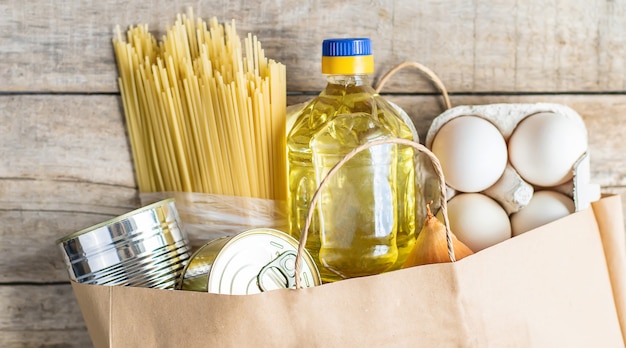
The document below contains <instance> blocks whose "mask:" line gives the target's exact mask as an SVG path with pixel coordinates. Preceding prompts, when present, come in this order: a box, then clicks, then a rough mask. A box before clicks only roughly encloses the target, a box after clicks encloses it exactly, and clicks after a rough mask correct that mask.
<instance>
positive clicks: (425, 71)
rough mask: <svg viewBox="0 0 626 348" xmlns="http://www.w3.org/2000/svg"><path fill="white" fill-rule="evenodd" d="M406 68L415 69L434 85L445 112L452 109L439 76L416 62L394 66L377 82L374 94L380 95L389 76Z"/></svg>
mask: <svg viewBox="0 0 626 348" xmlns="http://www.w3.org/2000/svg"><path fill="white" fill-rule="evenodd" d="M406 67H412V68H415V69H417V70H419V71H420V72H422V73H423V74H425V75H426V76H427V77H428V79H430V81H432V83H433V84H435V87H437V89H438V90H439V91H440V92H441V96H442V97H443V104H444V107H445V109H446V110H447V109H450V108H451V107H452V104H451V103H450V97H449V96H448V90H447V89H446V87H445V86H444V85H443V82H441V79H440V78H439V76H437V74H435V73H434V72H433V71H432V70H430V69H429V68H427V67H426V66H424V65H422V64H420V63H418V62H402V63H400V64H398V65H396V66H395V67H393V68H392V69H391V70H389V71H388V72H387V73H386V74H385V75H383V77H382V78H381V79H380V81H379V82H378V86H377V87H376V93H380V90H381V89H383V86H384V85H385V83H386V82H387V80H389V78H390V77H391V76H393V75H394V74H395V73H397V72H398V71H400V70H402V69H404V68H406Z"/></svg>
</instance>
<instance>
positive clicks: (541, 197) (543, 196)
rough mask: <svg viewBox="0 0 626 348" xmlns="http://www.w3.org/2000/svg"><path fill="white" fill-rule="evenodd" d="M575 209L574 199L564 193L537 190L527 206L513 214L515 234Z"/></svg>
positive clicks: (512, 220)
mask: <svg viewBox="0 0 626 348" xmlns="http://www.w3.org/2000/svg"><path fill="white" fill-rule="evenodd" d="M574 211H575V206H574V200H573V199H571V198H570V197H568V196H566V195H564V194H562V193H559V192H555V191H547V190H546V191H538V192H535V193H534V194H533V197H532V198H531V200H530V202H528V205H527V206H525V207H524V208H523V209H522V210H520V211H519V212H517V213H515V214H512V215H511V228H512V230H513V235H514V236H518V235H520V234H522V233H524V232H528V231H530V230H532V229H534V228H537V227H539V226H542V225H545V224H547V223H549V222H552V221H554V220H557V219H560V218H562V217H565V216H567V215H569V214H571V213H573V212H574Z"/></svg>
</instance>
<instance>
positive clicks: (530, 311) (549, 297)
mask: <svg viewBox="0 0 626 348" xmlns="http://www.w3.org/2000/svg"><path fill="white" fill-rule="evenodd" d="M346 157H348V156H346ZM435 162H436V159H435V160H434V161H433V163H435ZM441 181H442V182H441V186H442V187H443V186H445V185H444V183H443V178H442V177H441ZM443 189H445V188H443ZM442 197H443V195H442ZM311 205H313V203H312V204H311ZM444 207H445V198H444V200H443V202H442V209H444ZM444 213H445V210H444ZM444 216H445V214H444ZM625 249H626V245H625V243H624V225H623V217H622V209H621V201H620V199H619V197H618V196H609V197H605V198H603V199H601V200H600V201H598V202H594V203H593V204H592V207H590V208H588V209H586V210H583V211H580V212H577V213H575V214H572V215H569V216H567V217H565V218H562V219H560V220H557V221H555V222H552V223H550V224H547V225H544V226H542V227H540V228H537V229H535V230H533V231H529V232H526V233H525V234H523V235H520V236H517V237H515V238H512V239H510V240H508V241H505V242H502V243H500V244H498V245H495V246H493V247H490V248H487V249H485V250H482V251H480V252H478V253H476V254H474V255H471V256H469V257H466V258H464V259H462V260H460V261H458V262H455V263H444V264H434V265H425V266H419V267H413V268H409V269H404V270H400V271H394V272H389V273H386V274H381V275H376V276H370V277H363V278H356V279H349V280H344V281H341V282H337V283H333V284H325V285H322V286H318V287H314V288H306V289H297V290H296V289H284V290H275V291H270V292H266V293H261V294H257V295H245V296H236V295H217V294H208V293H198V292H185V291H168V290H155V289H147V288H131V287H115V286H111V287H107V286H93V285H84V284H78V283H73V284H72V286H73V288H74V291H75V294H76V297H77V299H78V302H79V305H80V307H81V310H82V312H83V316H84V318H85V321H86V323H87V327H88V330H89V333H90V335H91V338H92V340H93V342H94V345H95V346H96V347H196V346H202V347H205V346H218V347H247V346H255V347H256V346H266V347H295V346H306V347H309V346H311V347H330V346H339V347H346V346H355V347H362V346H376V347H378V346H391V347H402V346H412V347H415V346H418V347H420V346H421V347H447V346H451V347H459V346H460V347H623V346H624V340H625V338H624V333H626V327H625V320H624V319H625V315H626V306H625V303H626V302H625V298H624V297H625V295H624V294H625V293H626V288H625V284H626V251H625Z"/></svg>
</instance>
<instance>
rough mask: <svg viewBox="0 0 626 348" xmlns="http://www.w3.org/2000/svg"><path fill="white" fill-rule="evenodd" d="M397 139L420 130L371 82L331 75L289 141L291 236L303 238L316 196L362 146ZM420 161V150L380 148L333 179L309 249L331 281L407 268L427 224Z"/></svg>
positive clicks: (322, 201)
mask: <svg viewBox="0 0 626 348" xmlns="http://www.w3.org/2000/svg"><path fill="white" fill-rule="evenodd" d="M391 137H395V138H404V139H410V140H412V139H413V132H412V130H411V128H410V127H409V126H408V125H407V124H406V123H405V121H404V120H403V119H402V117H401V116H400V115H399V114H398V112H397V111H396V110H395V109H394V108H393V107H392V106H391V105H390V104H389V103H387V102H386V101H385V100H384V99H383V98H382V97H380V96H378V95H377V94H376V93H375V92H374V90H373V89H372V88H371V87H370V86H369V84H368V83H367V80H362V79H361V77H359V76H356V77H355V76H331V77H329V83H328V85H327V86H326V88H325V90H324V91H322V93H320V95H319V96H318V97H317V98H316V99H314V100H313V101H312V102H311V103H310V104H308V105H307V106H306V107H305V108H304V109H303V110H302V111H301V113H300V115H299V116H298V118H297V120H296V121H295V123H294V125H293V127H292V129H291V131H290V133H289V135H288V137H287V161H288V180H289V190H288V204H289V226H290V232H291V234H292V235H293V236H294V237H296V238H299V237H300V232H301V229H302V227H303V226H304V223H305V220H306V214H307V209H308V206H309V202H310V200H311V197H312V195H313V194H314V192H315V190H316V189H317V187H318V185H319V183H320V181H321V180H322V179H323V178H324V177H325V176H326V174H327V173H328V171H329V170H330V169H331V168H332V166H333V165H335V164H336V163H337V162H338V161H339V160H341V159H342V158H343V157H344V156H345V155H346V154H347V153H348V152H350V151H351V150H352V149H354V148H355V147H357V146H359V145H361V144H364V143H367V142H369V141H372V140H376V139H381V138H391ZM413 159H414V152H413V149H412V148H409V147H403V146H399V145H395V144H384V145H379V146H374V147H371V148H370V149H369V150H366V151H364V152H361V153H360V154H358V155H357V156H356V157H355V158H353V159H352V160H350V161H349V162H347V163H346V164H345V165H344V166H343V167H342V168H341V169H340V170H339V171H338V172H337V173H336V175H335V176H334V177H333V178H332V179H331V180H330V181H329V182H327V184H326V185H325V187H324V188H323V189H322V192H321V196H320V200H319V201H318V207H317V209H316V210H315V215H314V217H313V223H312V225H311V228H310V230H309V235H308V242H307V245H306V247H307V250H308V251H309V252H310V253H311V255H312V256H313V258H314V259H315V262H316V263H317V265H318V267H319V268H320V273H321V276H322V280H323V281H324V282H332V281H336V280H340V279H345V278H352V277H360V276H366V275H372V274H378V273H381V272H386V271H390V270H394V269H398V268H400V267H401V266H402V264H403V263H404V260H405V259H406V257H407V256H408V253H409V252H410V250H411V248H412V247H413V245H414V243H415V233H416V224H417V223H418V222H419V219H416V214H417V213H416V209H415V208H416V200H418V201H419V200H420V197H416V193H417V192H420V190H419V188H418V187H417V185H416V172H415V162H414V160H413ZM418 181H419V180H418Z"/></svg>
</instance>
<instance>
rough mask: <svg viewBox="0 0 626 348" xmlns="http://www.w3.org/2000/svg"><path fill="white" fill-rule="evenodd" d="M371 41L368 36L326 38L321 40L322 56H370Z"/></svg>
mask: <svg viewBox="0 0 626 348" xmlns="http://www.w3.org/2000/svg"><path fill="white" fill-rule="evenodd" d="M370 55H372V42H371V41H370V39H368V38H350V39H326V40H324V41H323V42H322V56H324V57H346V56H370Z"/></svg>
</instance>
